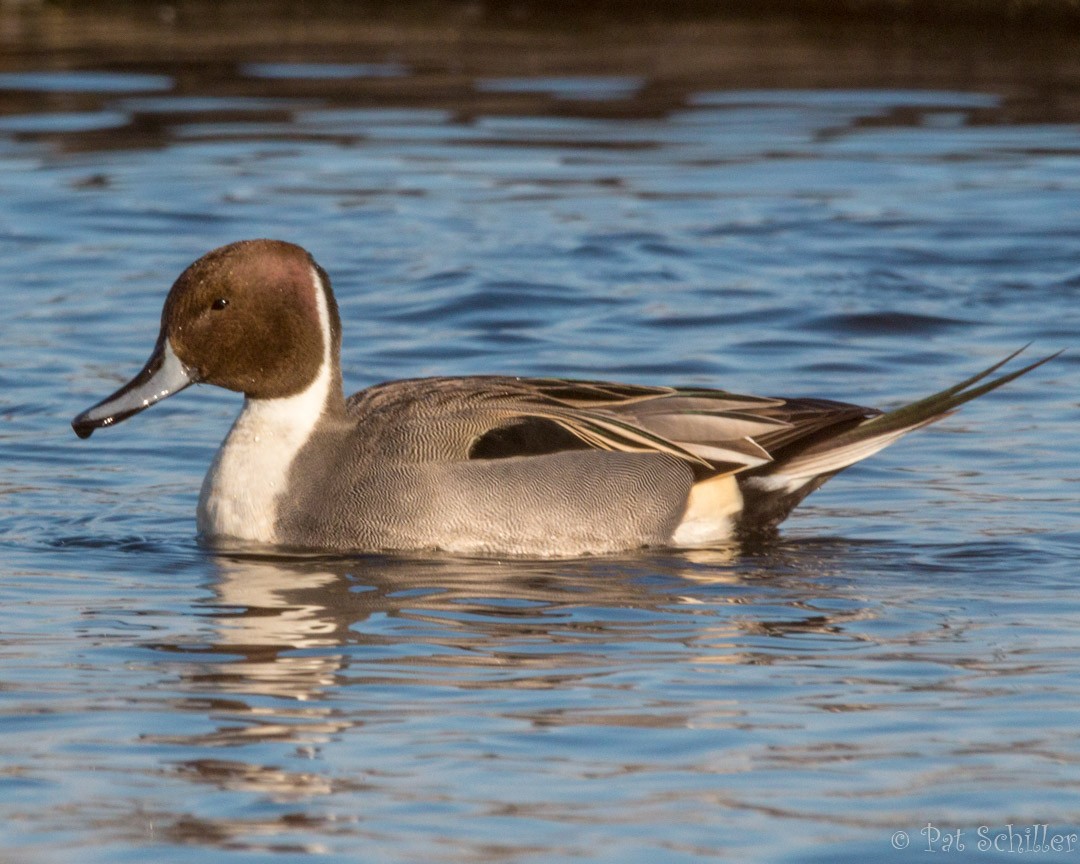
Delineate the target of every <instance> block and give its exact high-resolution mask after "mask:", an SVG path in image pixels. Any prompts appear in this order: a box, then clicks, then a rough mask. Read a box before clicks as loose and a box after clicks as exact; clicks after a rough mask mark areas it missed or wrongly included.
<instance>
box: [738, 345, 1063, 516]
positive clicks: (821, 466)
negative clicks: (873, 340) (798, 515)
mask: <svg viewBox="0 0 1080 864" xmlns="http://www.w3.org/2000/svg"><path fill="white" fill-rule="evenodd" d="M1026 347H1027V346H1025V347H1024V348H1021V349H1020V350H1019V351H1014V352H1013V353H1012V354H1010V355H1009V356H1008V357H1006V358H1005V359H1004V360H1001V361H999V362H998V363H995V364H994V365H993V366H990V367H989V368H988V369H984V370H983V371H982V372H979V373H978V374H976V375H972V376H971V377H970V378H967V379H965V380H964V381H961V382H960V383H959V384H956V385H954V386H952V387H949V388H947V389H945V390H942V391H940V392H939V393H935V394H934V395H932V396H927V397H926V398H925V399H919V400H917V401H915V402H911V403H909V404H907V405H903V406H901V407H900V408H895V409H893V410H892V411H887V412H885V413H884V414H879V415H877V416H875V417H871V418H870V419H868V420H866V421H864V422H863V423H860V424H859V425H858V426H855V427H853V428H849V429H847V430H845V431H843V432H841V433H839V434H837V435H834V436H831V437H829V438H826V439H824V440H819V441H816V442H815V443H813V444H811V445H810V446H809V447H807V448H806V449H804V450H800V451H798V452H796V453H793V454H792V455H791V456H789V457H788V458H786V459H783V460H781V461H779V462H776V463H774V464H772V465H770V466H768V468H766V469H764V470H763V471H762V472H761V473H760V474H758V475H757V476H754V477H752V478H748V479H747V482H748V483H749V484H750V485H751V486H753V487H756V489H758V490H761V491H764V492H780V493H783V494H785V495H786V496H787V497H789V498H791V499H792V500H791V503H790V506H787V507H785V508H784V509H785V513H784V515H786V513H787V511H790V509H791V507H794V506H795V504H797V503H798V502H799V501H800V500H802V498H804V497H805V496H806V495H808V494H809V493H810V492H811V491H813V490H814V489H816V488H818V487H819V486H820V485H821V484H822V483H824V482H825V480H827V479H828V478H829V477H832V475H834V474H836V473H837V472H839V471H842V470H843V469H844V468H847V467H848V466H849V465H853V464H855V463H856V462H859V461H861V460H862V459H865V458H866V457H867V456H871V455H873V454H874V453H877V452H878V451H879V450H882V449H884V448H885V447H888V446H889V445H890V444H892V443H893V442H894V441H896V440H897V439H898V438H900V437H902V436H904V435H906V434H907V433H908V432H912V431H914V430H915V429H919V428H921V427H923V426H928V425H929V424H931V423H934V422H936V421H938V420H941V419H942V418H943V417H947V416H948V415H949V414H952V413H953V412H954V411H955V410H956V409H957V408H959V407H960V406H961V405H963V404H964V403H965V402H969V401H971V400H972V399H975V398H977V397H979V396H982V395H984V394H986V393H989V392H990V391H991V390H996V389H997V388H998V387H1001V386H1002V385H1004V384H1008V383H1009V382H1010V381H1013V380H1015V379H1017V378H1019V377H1020V376H1021V375H1025V374H1027V373H1028V372H1030V371H1032V370H1033V369H1037V368H1038V367H1039V366H1042V365H1043V364H1044V363H1048V362H1049V361H1051V360H1053V359H1054V358H1055V357H1057V356H1058V355H1059V354H1061V353H1062V352H1061V351H1058V352H1056V353H1054V354H1051V355H1050V356H1049V357H1043V358H1042V359H1041V360H1037V361H1035V362H1034V363H1030V364H1028V365H1027V366H1024V367H1022V368H1020V369H1017V370H1016V371H1014V372H1009V373H1007V374H1004V375H1000V376H998V377H997V378H992V379H991V380H989V381H985V383H982V384H980V383H979V382H980V381H984V379H986V378H988V377H989V376H991V375H993V373H994V372H996V371H997V370H998V369H1000V368H1001V367H1002V366H1004V365H1005V364H1006V363H1008V362H1009V361H1010V360H1012V359H1014V358H1015V357H1017V356H1018V355H1019V354H1020V353H1021V352H1022V351H1024V350H1025V349H1026ZM975 385H978V386H975ZM774 506H775V505H774Z"/></svg>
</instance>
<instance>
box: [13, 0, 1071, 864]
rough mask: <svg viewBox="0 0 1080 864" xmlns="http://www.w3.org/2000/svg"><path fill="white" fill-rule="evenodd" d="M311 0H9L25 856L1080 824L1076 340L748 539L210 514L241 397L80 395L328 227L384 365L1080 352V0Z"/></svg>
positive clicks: (827, 852) (870, 389)
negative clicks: (302, 537)
mask: <svg viewBox="0 0 1080 864" xmlns="http://www.w3.org/2000/svg"><path fill="white" fill-rule="evenodd" d="M300 5H302V6H303V7H304V9H303V10H301V11H299V12H297V11H296V10H297V9H299V6H298V5H297V4H259V6H258V8H257V9H256V10H255V11H254V12H253V11H252V6H250V5H248V4H246V3H229V4H205V3H192V2H187V0H182V2H179V3H176V4H166V5H161V4H137V3H128V4H123V3H120V4H112V3H110V4H34V3H24V4H10V3H7V4H4V3H0V250H2V251H3V253H4V254H3V255H0V296H2V297H3V299H4V302H5V307H4V315H3V316H2V323H0V335H2V337H3V338H2V349H0V420H2V422H0V502H2V505H3V506H2V507H0V561H2V562H3V563H2V564H0V813H2V814H3V819H0V847H2V848H3V850H4V851H3V852H2V853H0V857H2V858H4V859H5V860H7V859H8V858H10V859H11V860H14V861H19V862H23V861H27V862H30V864H45V862H49V864H51V862H53V861H57V862H59V861H65V862H66V861H71V860H77V861H79V862H80V864H97V862H101V864H106V862H108V864H113V862H115V861H120V860H133V861H134V860H137V861H147V860H153V861H167V862H170V864H172V862H187V861H192V862H195V861H203V860H206V857H207V856H210V857H212V858H213V859H214V860H215V861H217V860H223V861H224V860H232V859H233V858H234V857H235V858H241V859H243V860H245V861H247V860H258V861H260V862H262V861H275V860H284V861H290V862H291V861H294V860H305V861H306V860H308V858H311V859H312V860H314V859H316V857H317V859H318V860H319V861H320V862H321V861H335V862H336V861H341V862H346V861H355V860H358V857H357V856H358V855H359V856H360V857H362V858H363V859H364V860H379V861H395V862H397V861H400V862H415V861H431V862H441V861H458V862H460V861H485V860H491V861H523V862H524V861H544V862H549V861H562V860H565V861H571V860H573V861H611V862H615V861H618V862H619V864H628V862H648V864H654V862H658V861H663V862H668V861H672V862H682V861H697V860H743V859H747V860H787V861H804V860H808V859H810V858H816V860H830V861H851V862H855V861H866V860H879V859H880V858H882V857H884V856H886V855H888V854H890V850H891V849H892V846H891V845H890V837H891V835H892V834H893V832H895V831H898V830H902V831H908V832H911V838H912V841H913V842H917V840H916V838H917V837H918V835H917V833H916V832H917V831H918V829H919V828H920V827H921V826H925V825H926V823H927V822H928V821H932V822H933V823H935V824H940V825H942V827H943V828H944V827H945V826H953V827H958V828H966V829H967V830H969V831H974V829H975V827H976V826H978V825H989V826H991V827H995V826H1004V825H1006V824H1008V823H1009V822H1014V823H1016V824H1019V823H1021V822H1033V823H1049V824H1060V825H1069V824H1074V825H1075V824H1077V823H1080V795H1078V794H1077V792H1076V790H1077V789H1080V782H1078V781H1080V775H1078V771H1077V766H1078V765H1080V736H1078V735H1077V732H1076V730H1077V729H1080V714H1078V711H1077V706H1078V705H1080V692H1078V688H1077V684H1076V682H1077V680H1080V676H1078V675H1077V672H1078V671H1080V670H1078V669H1077V662H1076V657H1077V656H1078V653H1077V650H1076V649H1077V644H1076V633H1077V632H1078V630H1080V605H1078V603H1077V600H1076V591H1075V584H1076V572H1075V570H1076V568H1075V561H1076V560H1078V558H1080V533H1078V531H1077V526H1078V525H1080V500H1078V496H1077V494H1076V490H1077V489H1078V488H1080V486H1078V485H1077V484H1078V483H1080V474H1078V468H1077V466H1078V465H1080V459H1078V458H1077V454H1076V444H1075V441H1076V435H1075V430H1076V428H1077V424H1078V423H1080V403H1078V402H1077V399H1076V386H1075V380H1076V374H1075V373H1076V369H1077V367H1078V364H1080V356H1078V355H1076V352H1074V351H1072V350H1069V351H1067V353H1066V354H1065V355H1063V356H1062V357H1061V358H1059V359H1058V360H1057V361H1055V362H1054V363H1053V364H1050V365H1049V366H1047V367H1044V368H1043V369H1040V370H1039V375H1038V377H1037V378H1036V377H1035V376H1031V377H1030V380H1028V379H1025V380H1024V381H1021V382H1017V383H1016V384H1015V385H1013V386H1012V387H1009V388H1006V389H1005V390H1003V391H1000V392H998V393H995V394H994V395H993V397H992V398H991V399H987V400H980V401H979V402H976V403H973V404H972V405H970V406H967V407H966V408H965V410H964V411H963V412H961V413H960V414H958V415H957V416H956V417H954V418H950V419H949V420H948V421H946V422H944V423H942V424H940V425H939V426H936V427H934V428H933V429H930V430H926V431H925V432H923V433H922V434H920V435H918V436H912V438H911V439H910V440H909V441H905V442H904V443H901V444H898V445H897V446H896V447H894V448H891V449H890V450H888V451H886V452H885V453H883V454H881V455H880V456H879V457H877V458H876V459H874V460H871V461H869V462H867V463H863V464H861V465H860V466H858V467H856V468H854V469H852V470H851V471H849V472H847V473H845V474H844V475H843V476H842V477H839V478H837V479H836V480H834V481H832V482H831V483H830V484H829V485H828V486H827V487H826V488H825V489H824V490H822V491H821V492H819V493H815V495H814V496H813V497H812V498H811V499H809V501H808V502H807V503H806V505H804V506H803V508H802V509H801V510H800V511H798V512H797V513H796V515H795V517H794V518H793V519H792V520H790V522H789V523H788V525H787V529H786V532H785V534H784V538H786V539H782V540H781V541H780V542H778V543H775V544H770V545H767V546H764V547H762V548H757V549H748V550H742V551H740V552H738V553H735V552H732V551H730V550H723V549H719V550H710V551H701V552H694V553H687V554H680V555H674V554H660V553H647V554H645V553H643V554H640V555H628V556H623V557H612V558H602V559H585V560H580V561H559V562H540V561H524V560H515V561H483V560H468V559H457V558H451V557H439V558H418V557H386V556H378V555H370V556H363V557H358V558H351V559H342V558H333V557H320V556H316V557H306V558H301V557H296V558H285V557H281V558H268V557H265V556H263V557H259V556H252V555H214V554H211V553H209V552H207V551H206V550H203V549H201V548H199V547H198V546H197V545H196V543H195V540H194V537H193V534H194V525H193V512H194V507H195V498H196V496H197V494H198V489H199V483H200V481H201V478H202V475H203V473H204V472H205V470H206V467H207V464H208V463H209V460H210V458H211V456H212V453H213V450H214V448H215V447H216V446H217V445H218V443H219V442H220V440H221V438H222V436H223V435H224V433H225V430H226V429H227V428H228V426H229V424H230V423H231V421H232V419H233V417H234V416H235V414H236V411H237V409H238V404H237V399H235V398H234V397H233V396H232V394H226V393H215V392H209V391H207V392H203V391H202V390H201V388H192V389H191V390H190V391H189V392H187V393H185V394H183V395H182V396H181V397H179V398H177V399H175V400H170V401H169V402H168V403H167V404H165V405H163V406H161V407H160V408H156V409H155V410H154V411H153V412H148V413H147V414H146V415H144V416H143V417H140V418H138V420H137V421H132V422H131V423H129V424H124V425H123V426H122V427H119V428H118V429H116V430H115V431H114V432H112V433H111V434H109V435H102V436H95V438H94V440H93V442H92V443H91V444H90V445H89V446H87V445H85V444H82V443H80V442H77V441H76V440H75V439H74V437H73V436H72V434H71V432H70V428H69V426H68V420H69V419H70V417H71V416H72V415H73V414H74V413H75V412H76V411H77V410H79V409H81V408H83V407H85V405H86V404H89V401H91V400H90V397H91V396H92V395H93V394H100V393H101V392H107V391H108V389H110V388H109V386H107V385H108V384H109V383H110V382H111V383H115V385H116V386H119V384H120V383H122V382H123V381H124V380H127V378H128V377H129V376H130V374H131V373H132V372H134V370H135V369H137V368H138V364H139V363H141V362H142V361H143V359H144V358H145V355H146V351H147V349H148V347H149V346H150V344H152V341H153V339H154V337H155V336H156V332H157V325H158V316H159V314H160V304H161V299H162V297H163V295H164V292H165V290H166V288H167V286H168V284H169V283H170V282H171V281H172V279H173V278H175V276H176V274H177V273H178V272H179V269H180V268H181V267H183V266H184V265H186V264H187V263H188V262H189V261H190V260H192V259H193V258H194V257H196V256H197V255H199V254H201V253H202V252H204V251H206V250H207V249H209V248H210V247H212V246H217V245H220V244H221V243H223V242H226V241H228V240H234V239H238V238H240V237H246V236H266V235H269V236H280V237H285V238H288V239H292V240H296V241H298V242H301V243H304V244H305V245H307V246H308V247H309V248H311V249H312V250H313V252H314V253H315V254H316V256H317V257H318V258H319V260H321V261H322V262H323V263H324V264H325V265H326V266H327V267H328V268H329V269H330V271H331V276H332V277H333V279H334V283H335V290H336V293H337V296H338V299H339V302H340V304H341V308H342V318H343V324H344V333H345V345H344V368H345V374H346V378H347V382H348V386H349V387H350V388H352V389H355V388H357V387H359V386H362V385H364V384H368V383H373V382H374V381H376V380H379V379H383V378H392V377H407V376H416V375H424V374H455V373H476V372H499V373H509V374H528V375H533V374H540V375H574V376H578V377H596V378H616V379H619V378H626V379H632V380H638V381H642V382H645V383H688V384H708V385H715V386H722V387H730V388H732V389H738V390H745V391H750V392H762V393H779V394H781V395H798V394H807V395H810V394H813V395H821V396H827V397H835V398H842V399H847V400H851V401H858V402H863V403H865V404H890V403H891V404H895V403H896V402H898V401H900V400H902V399H905V398H914V397H917V396H920V395H924V394H925V393H928V392H932V391H934V390H936V389H939V388H940V387H943V386H946V385H947V384H948V383H952V382H954V381H956V380H960V379H961V378H963V377H964V376H965V375H966V374H970V373H971V372H972V371H973V370H974V369H977V368H982V367H984V366H986V365H988V364H989V363H990V362H991V361H992V360H995V359H999V358H1000V357H1002V356H1004V355H1005V354H1006V353H1008V352H1009V351H1010V350H1012V349H1014V348H1016V347H1018V346H1019V345H1020V344H1022V343H1024V342H1027V341H1036V342H1037V343H1038V344H1039V346H1040V350H1044V351H1045V352H1047V353H1049V351H1051V350H1055V349H1057V348H1061V347H1065V348H1067V349H1071V348H1072V347H1073V346H1075V345H1076V344H1077V343H1078V337H1080V318H1078V317H1077V306H1076V302H1075V300H1076V296H1077V289H1078V288H1080V247H1078V245H1077V242H1076V238H1077V237H1078V236H1080V148H1078V146H1077V137H1076V126H1075V124H1076V122H1077V121H1078V119H1080V88H1078V87H1077V84H1076V82H1077V81H1078V80H1080V53H1078V52H1077V51H1076V50H1075V47H1076V46H1075V41H1076V40H1075V34H1074V33H1072V32H1071V31H1069V30H1068V29H1064V28H1060V27H1058V28H1050V29H1042V30H1038V29H1036V30H1027V29H1024V28H1022V27H1019V26H1013V23H1012V22H1014V19H1011V18H1010V19H1008V20H1007V22H1006V23H1007V24H1008V26H1001V25H1000V24H999V25H994V26H988V27H986V28H985V29H978V28H976V29H975V30H972V29H964V28H960V29H952V28H951V27H947V26H935V27H933V28H930V29H929V30H920V31H917V32H912V31H910V30H908V29H907V28H908V27H912V26H914V25H913V24H912V21H911V20H910V19H907V18H902V19H901V20H893V21H891V22H890V23H889V24H888V25H885V26H882V25H880V24H875V23H874V22H873V21H871V20H868V19H865V18H864V19H862V20H861V21H859V22H852V21H848V22H846V23H845V22H841V21H838V20H835V19H821V18H814V19H801V20H797V19H785V18H771V17H766V16H762V17H748V18H717V19H713V18H709V17H707V16H706V17H693V16H691V17H681V16H674V17H673V18H671V19H665V18H664V17H663V16H660V15H657V14H655V13H651V12H650V13H649V14H648V15H643V17H642V18H641V20H637V19H634V20H628V19H620V20H607V19H603V18H599V19H598V18H597V17H596V16H595V15H592V14H589V15H585V17H584V18H583V19H574V21H572V22H570V23H567V22H564V21H561V19H560V21H558V22H551V21H544V20H543V19H537V18H530V17H529V15H531V14H533V13H531V12H529V10H530V9H533V10H534V9H535V7H533V6H528V4H525V6H524V7H523V8H524V9H525V13H523V14H525V18H524V19H521V20H516V19H514V17H513V15H511V14H509V13H508V14H507V15H504V16H500V15H495V16H493V18H494V20H492V19H490V18H485V16H484V15H482V14H480V15H477V14H475V10H476V7H475V6H470V5H468V4H462V5H460V6H458V5H454V6H452V7H447V9H448V10H449V11H445V12H443V13H440V15H435V14H434V13H433V12H432V8H431V7H430V6H423V7H418V6H415V5H413V4H405V5H403V6H402V7H401V8H400V9H398V8H397V7H395V8H394V9H393V10H390V9H387V10H383V11H378V10H375V11H372V9H370V8H369V7H368V6H366V5H364V6H361V5H356V6H354V5H352V4H333V10H332V11H333V15H332V16H330V17H322V16H321V15H320V13H319V12H318V10H317V9H315V8H314V6H313V4H300ZM557 5H560V8H561V4H557ZM286 7H288V8H286ZM470 8H472V9H473V10H474V11H473V12H472V13H470V12H469V9H470ZM290 9H291V10H292V11H293V12H295V14H296V15H300V16H301V17H300V18H299V19H298V18H296V17H290V15H288V14H278V13H281V12H282V10H284V11H285V12H286V13H287V12H289V10H290ZM417 9H419V10H420V11H416V10H417ZM1001 20H1006V19H1001ZM253 21H258V25H259V26H253V24H252V22H253ZM912 848H914V847H912ZM358 850H363V852H362V853H361V852H359V851H358ZM905 860H906V859H905Z"/></svg>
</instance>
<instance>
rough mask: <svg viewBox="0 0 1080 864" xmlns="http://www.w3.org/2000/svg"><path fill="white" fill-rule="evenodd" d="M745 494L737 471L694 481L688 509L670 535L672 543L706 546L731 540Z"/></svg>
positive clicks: (687, 500) (688, 500)
mask: <svg viewBox="0 0 1080 864" xmlns="http://www.w3.org/2000/svg"><path fill="white" fill-rule="evenodd" d="M742 508H743V497H742V492H740V491H739V484H738V483H737V482H736V480H735V475H734V474H721V475H720V476H719V477H710V478H709V479H708V480H702V481H700V482H698V483H695V484H694V485H693V486H692V487H691V488H690V495H689V497H688V498H687V499H686V512H685V513H683V517H682V521H680V522H679V525H678V527H676V529H675V531H674V532H673V533H672V535H671V543H672V545H673V546H684V547H685V546H706V545H708V544H710V543H717V542H720V541H723V540H730V539H731V535H732V534H733V533H734V529H735V517H736V516H738V515H739V513H741V512H742Z"/></svg>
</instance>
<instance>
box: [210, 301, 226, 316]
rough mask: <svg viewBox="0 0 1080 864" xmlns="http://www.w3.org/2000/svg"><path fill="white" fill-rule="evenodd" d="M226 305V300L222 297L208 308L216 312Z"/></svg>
mask: <svg viewBox="0 0 1080 864" xmlns="http://www.w3.org/2000/svg"><path fill="white" fill-rule="evenodd" d="M228 305H229V301H228V300H226V299H225V298H224V297H218V298H217V300H215V301H214V302H213V303H211V304H210V308H211V309H213V310H214V311H215V312H217V311H219V310H221V309H224V308H225V307H226V306H228Z"/></svg>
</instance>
